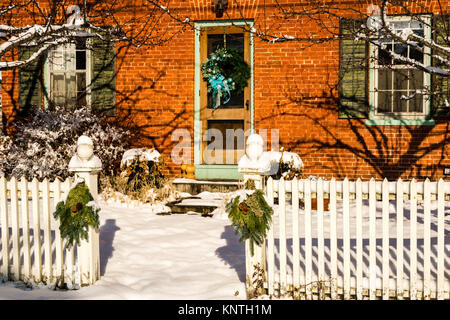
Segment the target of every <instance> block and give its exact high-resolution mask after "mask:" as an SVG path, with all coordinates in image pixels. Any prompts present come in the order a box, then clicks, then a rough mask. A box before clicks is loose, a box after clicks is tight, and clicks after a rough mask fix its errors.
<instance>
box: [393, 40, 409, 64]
mask: <svg viewBox="0 0 450 320" xmlns="http://www.w3.org/2000/svg"><path fill="white" fill-rule="evenodd" d="M394 52H395V53H396V54H398V55H400V56H402V57H407V56H408V45H406V44H404V43H396V44H394ZM394 64H395V65H399V64H404V62H402V60H398V59H394Z"/></svg>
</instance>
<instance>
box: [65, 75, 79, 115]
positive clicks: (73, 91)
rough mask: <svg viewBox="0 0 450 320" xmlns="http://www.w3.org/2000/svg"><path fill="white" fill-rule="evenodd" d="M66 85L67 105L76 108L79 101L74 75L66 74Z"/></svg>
mask: <svg viewBox="0 0 450 320" xmlns="http://www.w3.org/2000/svg"><path fill="white" fill-rule="evenodd" d="M66 85H67V105H68V106H69V107H74V106H75V105H76V101H77V85H76V77H75V74H74V73H67V74H66Z"/></svg>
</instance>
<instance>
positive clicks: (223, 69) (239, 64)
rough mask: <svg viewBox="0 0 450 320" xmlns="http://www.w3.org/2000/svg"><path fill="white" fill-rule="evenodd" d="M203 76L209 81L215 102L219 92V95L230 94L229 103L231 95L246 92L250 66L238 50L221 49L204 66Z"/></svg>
mask: <svg viewBox="0 0 450 320" xmlns="http://www.w3.org/2000/svg"><path fill="white" fill-rule="evenodd" d="M202 74H203V79H205V80H206V81H208V92H210V93H212V94H213V100H214V99H215V95H216V93H217V90H219V91H220V92H219V93H222V94H225V93H226V94H228V96H227V97H226V102H228V100H229V98H230V96H231V94H235V95H239V94H241V93H243V92H244V88H245V87H247V85H248V79H250V66H249V65H248V63H247V62H246V61H245V60H244V58H243V57H242V55H241V54H240V53H239V52H238V51H237V50H236V49H234V48H219V49H217V50H216V51H214V52H213V53H211V55H210V57H209V58H208V60H206V62H204V63H203V64H202ZM218 87H219V88H218ZM226 94H225V95H226ZM226 102H224V103H226Z"/></svg>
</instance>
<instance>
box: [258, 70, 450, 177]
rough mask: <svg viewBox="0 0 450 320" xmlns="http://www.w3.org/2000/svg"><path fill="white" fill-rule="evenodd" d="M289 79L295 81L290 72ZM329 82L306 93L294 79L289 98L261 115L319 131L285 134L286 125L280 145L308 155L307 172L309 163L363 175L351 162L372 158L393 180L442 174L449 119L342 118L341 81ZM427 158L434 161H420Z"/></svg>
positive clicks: (264, 120)
mask: <svg viewBox="0 0 450 320" xmlns="http://www.w3.org/2000/svg"><path fill="white" fill-rule="evenodd" d="M327 74H330V72H327ZM286 82H290V80H289V78H288V77H287V76H286ZM329 83H330V82H328V85H327V88H326V89H325V90H323V91H322V92H321V93H319V94H316V95H308V94H304V95H302V94H299V92H302V91H305V90H304V89H302V88H300V87H299V86H298V84H297V83H292V81H291V83H290V85H289V86H288V87H289V89H288V90H285V92H284V95H285V96H286V103H284V104H281V103H279V102H278V101H277V106H276V108H274V109H272V111H271V112H269V113H268V114H266V115H265V116H264V117H262V118H260V119H257V120H256V121H257V123H259V124H258V125H259V126H260V127H264V126H267V125H266V124H269V125H268V126H270V127H272V126H276V123H277V121H280V120H286V119H291V120H292V123H295V124H296V125H299V126H301V127H302V128H306V129H308V130H309V129H310V128H311V129H313V130H312V132H313V133H305V132H306V131H307V130H298V131H297V132H299V134H296V136H294V137H289V136H288V135H283V133H282V131H281V130H280V131H281V132H280V137H279V138H280V145H281V146H283V147H285V149H286V150H294V151H296V152H298V153H299V154H300V156H302V159H303V160H304V163H305V165H306V169H307V170H306V173H307V171H308V166H309V167H314V169H315V170H317V169H320V171H323V172H329V173H331V174H333V175H335V177H337V178H344V177H346V176H347V177H349V178H357V177H358V176H357V175H358V172H356V174H355V176H352V177H350V176H351V175H352V174H351V173H350V172H349V168H357V167H359V166H361V165H363V164H366V166H369V167H370V168H371V169H372V170H370V174H371V175H373V173H372V172H375V173H376V178H387V179H389V180H396V179H398V178H400V177H402V178H409V177H411V178H412V177H414V178H416V179H417V178H418V179H425V178H426V177H434V176H440V175H442V170H443V167H444V165H445V164H446V163H445V161H446V158H447V150H446V147H447V144H448V143H450V134H449V122H448V120H444V119H436V120H435V123H436V125H440V126H439V129H436V128H435V126H410V125H398V126H377V125H366V123H365V121H366V119H357V118H353V119H340V118H339V96H338V84H335V85H332V84H329ZM353 99H354V101H355V102H358V103H367V102H364V101H358V99H357V98H354V97H353ZM274 128H275V127H274ZM280 129H281V128H280ZM318 157H325V158H326V159H327V161H317V160H316V158H318ZM305 159H306V161H305ZM423 159H428V160H430V161H427V163H428V164H421V163H419V161H421V160H423ZM351 160H353V161H356V162H353V163H352V162H351ZM308 162H309V164H308ZM447 163H448V162H447ZM355 171H356V170H355ZM367 173H368V174H369V172H367Z"/></svg>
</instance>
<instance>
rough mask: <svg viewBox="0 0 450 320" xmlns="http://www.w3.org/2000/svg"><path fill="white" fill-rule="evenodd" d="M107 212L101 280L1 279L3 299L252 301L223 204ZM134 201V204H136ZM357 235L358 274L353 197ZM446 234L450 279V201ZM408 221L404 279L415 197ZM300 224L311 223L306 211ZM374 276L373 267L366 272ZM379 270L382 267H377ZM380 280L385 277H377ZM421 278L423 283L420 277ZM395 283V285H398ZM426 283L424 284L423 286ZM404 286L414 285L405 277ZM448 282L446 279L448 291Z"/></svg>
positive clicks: (205, 198)
mask: <svg viewBox="0 0 450 320" xmlns="http://www.w3.org/2000/svg"><path fill="white" fill-rule="evenodd" d="M198 196H199V197H201V199H200V200H198V199H194V200H195V201H201V202H203V203H204V204H205V203H215V204H217V201H218V200H217V199H218V198H220V197H224V199H229V198H230V196H231V194H219V193H209V192H204V193H203V194H200V195H198ZM366 202H367V201H365V203H364V207H363V213H362V215H363V219H362V220H363V235H364V238H365V239H364V242H363V251H364V252H363V259H364V263H367V261H368V254H369V252H368V249H369V248H368V245H369V242H368V239H367V235H368V233H369V217H368V211H367V203H366ZM100 205H101V207H102V211H101V213H100V217H101V224H100V225H101V227H100V247H101V249H100V255H101V280H100V281H98V282H97V283H96V284H95V285H93V286H90V287H84V288H81V289H80V290H77V291H53V290H50V289H48V288H46V287H43V288H39V289H33V290H29V289H26V288H24V286H23V285H20V284H18V283H13V282H7V283H4V284H0V299H199V300H206V299H245V298H246V296H245V256H244V245H243V244H242V243H240V242H239V241H238V236H235V235H234V232H233V230H232V228H231V226H230V222H229V220H228V217H227V215H226V213H225V210H224V209H225V208H224V203H222V205H221V206H220V207H219V208H218V209H216V210H215V211H214V212H213V213H214V217H213V218H208V217H201V216H200V214H196V213H190V214H189V213H188V214H183V215H176V214H172V215H157V214H156V213H158V212H167V209H168V208H167V207H166V206H164V205H162V204H161V203H156V204H154V205H150V204H147V205H140V206H135V208H132V207H131V208H130V207H128V208H127V207H121V205H119V204H117V203H114V202H108V203H105V202H100ZM129 205H135V204H133V203H130V204H129ZM389 207H390V210H389V211H390V212H389V225H390V228H389V229H390V230H389V231H390V232H389V233H390V240H389V242H390V250H389V252H390V257H389V260H390V268H391V270H390V271H391V280H394V278H395V277H394V275H395V274H396V269H395V260H396V239H395V237H396V213H395V202H392V201H391V202H390V206H389ZM350 208H351V215H350V216H351V217H350V218H351V220H352V221H353V223H351V228H350V233H351V237H352V238H353V240H352V241H351V245H350V251H351V267H350V268H351V274H352V277H354V276H355V263H356V261H355V259H356V258H355V254H356V251H355V250H356V242H355V240H354V237H355V234H356V230H355V227H354V226H355V224H354V221H355V214H356V208H355V205H354V203H353V202H352V203H351V205H350ZM274 209H275V215H274V231H275V238H276V239H275V245H276V246H275V267H276V268H277V269H278V268H279V240H278V231H279V223H278V205H275V206H274ZM431 212H432V217H431V221H432V230H431V235H432V264H431V269H432V270H431V271H432V278H433V279H434V278H435V277H436V256H435V254H436V241H435V239H436V238H435V236H436V224H435V223H436V220H435V219H436V203H435V202H432V205H431ZM445 212H446V218H445V220H446V221H445V225H446V240H445V247H446V253H445V269H446V272H445V279H446V280H448V279H450V276H449V273H448V270H450V269H449V260H448V257H449V256H448V252H450V251H449V250H450V243H449V238H448V235H449V229H448V228H449V226H450V215H448V212H450V207H449V206H448V205H446V208H445ZM286 218H287V219H286V222H287V228H286V229H287V238H288V240H287V262H288V265H287V269H288V270H287V271H288V276H291V275H292V266H293V261H292V260H293V257H292V233H291V230H292V206H291V205H290V204H289V203H288V204H287V215H286ZM423 218H424V217H423V206H422V205H421V204H420V205H419V206H418V225H417V228H418V238H419V239H418V240H419V241H418V253H419V254H418V270H417V271H418V276H419V279H422V277H423V237H422V234H423ZM329 219H330V216H329V213H328V212H325V213H324V219H323V220H324V226H323V229H322V230H323V231H324V237H325V239H326V240H325V256H326V257H329V254H330V248H329V246H330V241H329V239H330V235H329V234H330V229H329V223H330V220H329ZM403 219H404V237H405V241H404V258H405V265H404V271H405V277H406V279H407V277H408V276H409V258H410V257H409V254H410V253H409V230H410V229H409V227H410V223H411V221H410V213H409V203H408V202H405V211H404V215H403ZM381 222H382V219H381V203H378V202H377V214H376V233H377V246H376V248H377V267H376V268H377V270H379V268H381V256H380V254H381V238H382V233H381V230H382V228H381ZM300 223H301V224H302V223H304V215H303V211H301V216H300ZM342 225H343V222H342V204H341V203H338V214H337V233H338V238H339V239H342ZM311 226H312V237H313V239H312V240H313V241H312V244H313V253H312V258H313V261H312V263H313V273H314V275H313V278H316V274H317V230H319V229H320V228H318V225H317V215H316V212H315V211H313V216H312V225H311ZM300 234H301V237H302V239H301V241H300V247H301V250H300V257H301V259H300V264H301V276H303V275H304V269H305V265H304V260H305V251H304V250H305V248H304V246H305V240H304V227H303V225H302V226H301V228H300ZM342 246H343V244H342V240H339V241H338V256H339V259H338V260H339V261H338V273H339V275H340V276H342V270H343V269H342ZM326 260H327V261H326V263H325V272H326V274H327V275H330V269H329V261H328V258H327V259H326ZM363 273H364V277H367V274H368V270H364V272H363ZM377 274H378V275H380V273H379V272H377ZM377 281H378V285H379V286H380V285H381V282H380V281H381V280H380V279H377ZM419 282H421V281H419ZM394 285H395V283H394ZM417 285H418V286H419V287H420V285H421V283H418V284H417ZM404 287H405V288H407V287H408V281H407V280H406V281H405V284H404ZM448 287H449V283H446V288H447V290H448Z"/></svg>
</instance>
